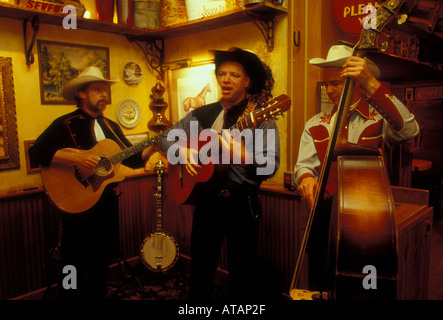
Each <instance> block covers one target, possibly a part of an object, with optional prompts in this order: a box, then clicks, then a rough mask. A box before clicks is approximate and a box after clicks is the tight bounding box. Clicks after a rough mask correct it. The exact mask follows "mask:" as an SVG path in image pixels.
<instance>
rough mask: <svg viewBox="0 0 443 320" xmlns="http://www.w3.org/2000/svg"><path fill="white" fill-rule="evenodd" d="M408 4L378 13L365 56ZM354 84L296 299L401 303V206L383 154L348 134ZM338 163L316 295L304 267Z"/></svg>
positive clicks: (367, 33)
mask: <svg viewBox="0 0 443 320" xmlns="http://www.w3.org/2000/svg"><path fill="white" fill-rule="evenodd" d="M403 2H404V1H403V0H388V1H385V2H384V3H383V4H382V5H381V7H380V8H379V9H378V10H377V11H376V12H375V16H374V18H376V21H377V22H376V28H375V29H371V28H369V29H363V31H362V34H361V36H360V40H359V42H358V43H357V45H356V46H355V47H354V55H358V56H360V57H362V56H363V54H364V52H365V51H367V50H370V49H376V48H377V46H378V43H377V38H378V36H379V34H380V32H381V30H382V29H383V28H384V27H385V26H386V25H387V24H389V23H390V22H391V21H392V20H393V19H395V18H397V17H399V14H398V12H399V11H400V8H401V7H402V5H403ZM353 87H354V80H353V79H352V78H350V77H348V78H347V79H346V81H345V84H344V89H343V92H342V96H341V100H340V103H339V106H338V109H337V118H336V122H335V124H334V126H333V130H332V132H331V136H330V140H329V144H328V148H327V151H326V154H325V158H324V160H323V164H322V167H321V171H320V174H319V179H318V187H317V190H316V195H315V201H314V205H313V207H312V208H311V211H310V213H309V217H308V222H307V226H306V229H305V234H304V237H303V241H302V245H301V248H300V252H299V256H298V259H297V264H296V267H295V271H294V276H293V279H292V283H291V288H290V292H289V293H290V296H291V298H292V299H294V300H301V299H313V298H314V297H318V298H327V299H332V300H335V299H395V297H396V287H397V224H396V220H395V206H394V201H393V196H392V192H391V188H390V184H389V179H388V175H387V173H386V169H385V166H384V161H383V157H382V155H381V152H377V150H375V152H374V149H367V148H365V147H363V146H358V145H351V144H349V143H348V142H347V137H346V136H345V126H346V125H347V121H348V120H347V115H348V113H349V107H350V105H351V97H352V90H353ZM335 160H336V161H337V188H336V194H335V195H334V200H333V204H332V212H331V220H330V230H329V244H328V245H329V250H328V254H329V257H328V267H327V272H328V289H327V292H325V293H312V292H309V291H307V290H303V289H300V288H299V287H298V281H299V277H300V271H301V266H302V263H303V259H304V255H305V252H306V247H307V243H308V241H309V237H310V236H311V227H312V223H313V220H314V216H316V215H318V214H322V212H320V211H321V210H325V207H326V206H325V205H324V204H325V201H324V193H325V188H326V184H327V180H328V177H329V172H330V169H331V163H332V162H333V161H335Z"/></svg>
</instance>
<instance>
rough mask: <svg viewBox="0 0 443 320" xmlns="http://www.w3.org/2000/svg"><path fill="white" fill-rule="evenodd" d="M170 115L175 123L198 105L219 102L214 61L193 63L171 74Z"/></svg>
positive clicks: (171, 71) (174, 70)
mask: <svg viewBox="0 0 443 320" xmlns="http://www.w3.org/2000/svg"><path fill="white" fill-rule="evenodd" d="M168 83H169V89H170V90H169V92H170V101H171V107H170V114H171V118H170V119H172V122H173V123H176V122H178V121H179V120H180V119H182V118H183V117H184V116H186V115H187V114H188V113H189V112H190V111H191V110H192V109H193V108H192V107H190V106H191V105H192V106H195V105H197V107H201V106H203V105H204V104H209V103H213V102H217V101H218V100H219V97H220V89H219V88H218V83H217V77H216V76H215V64H214V60H206V61H202V62H196V63H192V64H191V65H190V66H188V67H184V68H177V69H173V70H170V72H169V82H168Z"/></svg>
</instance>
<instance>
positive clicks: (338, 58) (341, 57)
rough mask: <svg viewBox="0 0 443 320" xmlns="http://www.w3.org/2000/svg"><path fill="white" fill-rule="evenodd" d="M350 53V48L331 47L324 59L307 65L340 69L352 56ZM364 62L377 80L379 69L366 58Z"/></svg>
mask: <svg viewBox="0 0 443 320" xmlns="http://www.w3.org/2000/svg"><path fill="white" fill-rule="evenodd" d="M352 51H353V50H352V48H351V47H348V46H345V45H336V46H332V47H331V48H330V49H329V52H328V56H327V57H326V59H322V58H313V59H311V60H309V63H310V64H313V65H316V66H318V67H322V68H328V67H329V68H330V67H335V68H341V67H342V66H343V65H344V64H345V62H346V60H347V59H348V58H349V57H350V56H352ZM365 60H366V63H367V64H368V68H369V70H370V71H371V73H372V74H373V75H374V77H376V78H377V79H378V78H380V69H379V68H378V67H377V65H376V64H375V63H374V62H372V61H371V60H369V59H367V58H365Z"/></svg>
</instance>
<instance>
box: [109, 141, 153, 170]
mask: <svg viewBox="0 0 443 320" xmlns="http://www.w3.org/2000/svg"><path fill="white" fill-rule="evenodd" d="M160 137H161V135H157V136H155V137H153V138H147V139H145V140H143V141H140V142H138V143H136V144H134V145H133V146H132V147H129V148H127V149H125V150H122V151H120V152H118V153H116V154H114V155H112V156H110V157H109V159H111V162H112V163H113V164H117V163H119V162H122V161H123V160H125V159H127V158H129V157H131V156H133V155H134V154H137V153H139V152H141V151H143V150H144V149H146V148H148V147H150V146H152V145H154V144H156V143H158V142H159V141H160Z"/></svg>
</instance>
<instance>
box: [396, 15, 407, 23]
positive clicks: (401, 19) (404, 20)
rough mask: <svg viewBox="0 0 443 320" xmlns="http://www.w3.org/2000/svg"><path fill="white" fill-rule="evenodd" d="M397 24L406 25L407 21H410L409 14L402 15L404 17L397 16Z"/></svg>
mask: <svg viewBox="0 0 443 320" xmlns="http://www.w3.org/2000/svg"><path fill="white" fill-rule="evenodd" d="M397 19H398V20H397V23H398V24H399V25H400V24H403V23H405V22H406V20H408V15H407V14H402V15H400V16H397Z"/></svg>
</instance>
